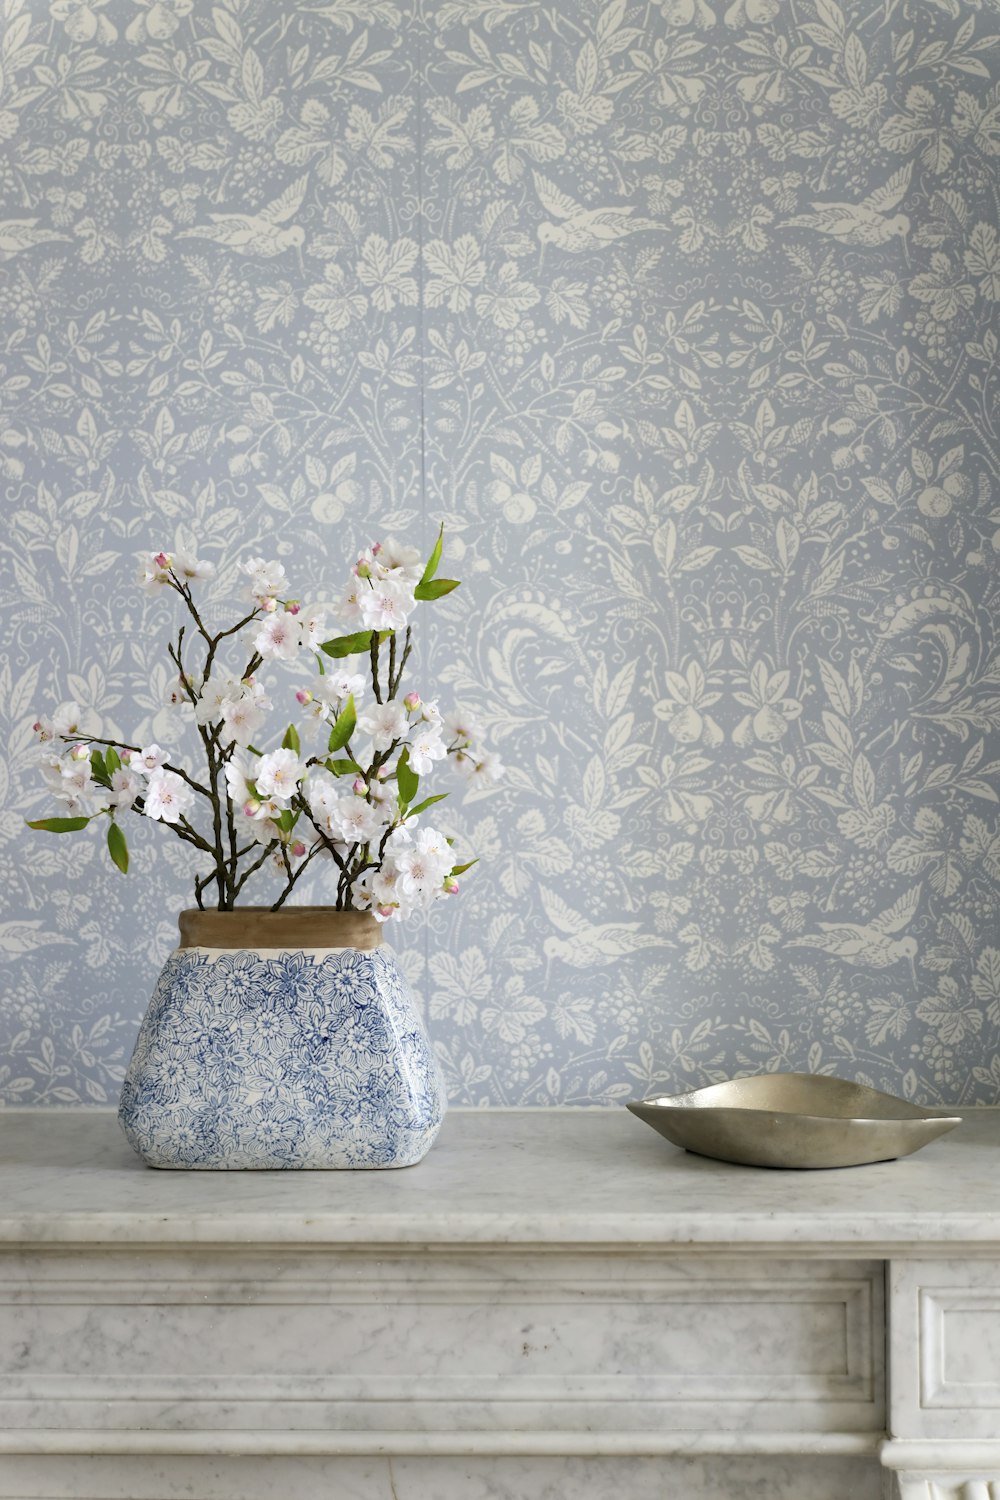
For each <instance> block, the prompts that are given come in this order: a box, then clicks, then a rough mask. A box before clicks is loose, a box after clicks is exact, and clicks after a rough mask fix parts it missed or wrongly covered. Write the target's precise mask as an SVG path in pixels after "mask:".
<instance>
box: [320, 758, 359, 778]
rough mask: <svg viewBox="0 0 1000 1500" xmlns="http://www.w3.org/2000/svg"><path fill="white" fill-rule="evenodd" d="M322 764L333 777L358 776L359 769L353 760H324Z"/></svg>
mask: <svg viewBox="0 0 1000 1500" xmlns="http://www.w3.org/2000/svg"><path fill="white" fill-rule="evenodd" d="M323 764H324V765H325V766H326V769H327V770H328V771H332V773H333V775H334V776H360V775H361V767H360V766H359V765H357V764H356V762H355V761H353V760H325V761H324V762H323Z"/></svg>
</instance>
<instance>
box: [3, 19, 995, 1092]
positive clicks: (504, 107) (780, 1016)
mask: <svg viewBox="0 0 1000 1500" xmlns="http://www.w3.org/2000/svg"><path fill="white" fill-rule="evenodd" d="M0 77H2V92H0V151H2V165H0V192H2V195H3V208H2V214H0V219H2V222H0V262H2V264H0V349H2V356H0V395H2V407H0V411H2V420H0V462H2V465H3V470H4V492H5V497H6V503H5V523H4V526H3V529H2V533H0V568H2V590H0V655H2V658H3V661H4V663H5V665H4V666H3V691H2V694H0V711H2V713H3V715H4V717H5V721H6V722H5V724H4V725H3V729H2V734H3V740H4V743H5V745H6V751H7V764H6V768H5V769H2V776H0V796H2V798H3V803H2V807H3V812H2V821H0V835H2V838H3V840H4V843H5V854H6V857H5V859H4V861H3V863H2V866H0V870H2V877H3V882H4V897H5V900H4V910H3V917H2V921H0V953H2V957H3V961H4V962H3V974H4V978H3V988H2V992H0V1098H2V1099H3V1100H4V1101H6V1102H17V1101H35V1102H43V1103H60V1102H67V1103H68V1102H76V1101H78V1100H83V1101H89V1100H93V1101H104V1100H108V1099H112V1098H114V1096H115V1095H116V1092H117V1087H118V1082H119V1079H120V1077H121V1072H122V1068H123V1064H124V1061H125V1060H126V1058H127V1054H128V1051H129V1049H130V1047H131V1043H132V1039H133V1035H134V1031H135V1027H136V1024H137V1021H138V1018H139V1015H140V1013H141V1011H142V1009H143V1007H144V1005H145V1001H146V997H147V995H148V993H149V992H150V990H151V988H152V984H153V980H154V977H155V974H156V971H157V969H158V967H159V965H160V963H161V962H162V959H163V956H164V954H165V953H166V951H167V950H168V948H169V947H170V946H171V941H172V934H173V930H174V913H175V912H176V910H177V909H178V907H179V906H180V905H181V904H183V903H184V902H185V901H186V900H187V891H188V887H189V885H190V873H189V871H188V870H187V869H186V859H185V857H184V855H183V853H182V847H181V846H179V845H177V844H175V842H174V841H172V840H170V839H169V838H168V837H167V836H165V835H163V833H162V830H159V829H155V828H145V827H142V828H140V829H139V830H138V832H135V831H134V830H130V832H131V838H132V841H133V845H134V852H133V872H132V873H131V874H130V875H129V876H128V877H127V878H125V879H123V878H122V877H121V876H119V875H118V874H117V872H116V871H114V870H113V869H112V868H111V866H110V864H109V862H108V861H107V856H106V853H105V851H104V849H103V847H102V846H101V844H100V842H99V841H98V840H89V839H87V838H86V836H83V837H80V838H78V839H75V840H72V841H71V840H69V839H65V840H57V839H55V838H46V837H45V836H44V835H30V834H27V833H26V832H25V830H24V828H23V822H22V820H23V818H24V817H25V816H38V815H40V814H41V813H42V811H43V809H44V808H45V806H46V805H45V803H44V798H43V796H42V794H41V792H40V789H39V784H38V781H37V780H36V776H35V774H34V772H33V770H32V767H31V764H30V755H29V742H30V739H31V734H30V727H29V726H30V723H31V720H32V718H33V717H34V713H35V712H36V711H37V710H38V708H40V707H45V706H46V705H49V704H51V703H52V702H53V701H58V700H59V699H61V698H65V697H70V696H72V697H75V698H76V699H77V700H78V701H79V702H80V703H81V704H82V705H83V706H84V707H85V708H91V709H99V710H100V711H101V712H102V714H103V715H104V716H105V722H106V723H107V724H109V725H110V726H111V728H112V729H113V730H114V731H115V732H122V733H132V732H133V731H136V732H139V733H141V734H142V735H143V736H149V737H150V738H152V737H155V738H157V739H158V740H160V742H161V743H167V744H174V745H176V744H177V743H178V741H177V736H178V733H179V729H178V725H177V723H176V721H175V720H174V719H173V718H172V716H171V711H170V710H169V709H168V707H167V706H166V698H167V687H168V680H167V678H168V674H167V670H166V664H165V655H164V651H163V646H164V642H165V632H166V628H167V623H168V618H169V615H168V612H167V611H166V610H165V609H164V608H163V606H162V603H160V602H157V601H148V600H147V599H145V598H144V597H143V596H142V595H141V594H140V593H139V592H138V591H137V589H136V588H135V586H134V584H133V581H132V579H133V573H134V562H133V556H134V554H135V552H136V551H138V550H139V549H141V548H144V547H149V546H151V545H159V544H161V543H166V544H168V545H174V546H178V547H181V546H184V545H186V544H187V543H188V542H189V541H191V542H193V541H195V540H197V543H198V551H199V554H200V555H207V556H209V557H211V558H214V559H215V560H217V561H219V562H220V563H222V564H226V563H229V562H230V561H231V560H232V559H234V558H235V557H236V556H238V555H245V554H246V553H247V552H250V551H254V552H263V553H264V554H265V555H269V556H270V555H277V556H279V557H281V558H282V559H283V560H284V561H285V563H286V566H288V567H289V570H290V571H292V572H293V573H294V576H295V579H296V583H297V588H298V591H299V592H301V593H302V594H304V595H309V594H317V593H319V594H320V595H322V593H323V588H324V584H325V586H326V589H327V591H328V592H330V591H331V590H332V584H333V583H334V581H335V580H339V576H340V573H341V571H342V563H341V559H342V557H343V556H344V555H345V554H346V553H348V552H350V551H351V550H352V549H353V548H355V547H356V546H358V545H359V544H361V543H363V542H366V541H367V540H370V539H371V538H372V537H373V536H374V535H377V534H379V533H383V532H386V531H389V530H391V531H394V532H397V533H401V534H405V535H408V536H413V537H414V538H415V539H416V540H419V541H420V542H421V544H422V545H425V546H426V545H429V542H430V540H431V538H432V537H433V535H434V532H435V530H436V525H437V522H438V520H439V519H443V520H444V521H445V523H446V527H447V533H448V538H449V563H450V564H451V565H453V568H454V571H455V572H457V573H458V574H459V576H461V577H463V578H464V580H465V586H464V588H463V589H462V590H460V591H459V592H458V593H457V594H455V595H453V596H452V597H451V598H449V599H448V600H446V601H443V602H442V603H441V604H440V605H439V606H436V607H435V613H434V614H433V615H432V616H430V617H429V619H430V625H429V629H428V631H427V633H426V635H425V638H424V643H423V654H422V660H421V664H420V665H421V670H422V671H423V672H425V673H426V672H429V671H430V670H433V671H434V672H435V673H436V674H439V676H440V677H441V678H443V680H444V685H445V686H444V693H443V696H445V697H454V698H455V699H457V700H458V701H460V702H462V703H466V704H471V705H473V706H474V707H475V708H476V710H477V711H478V713H479V716H480V718H481V719H482V721H483V722H484V724H485V725H486V726H487V728H488V730H489V733H490V737H491V738H492V740H493V742H494V743H495V744H496V745H497V747H498V748H499V749H500V751H501V753H502V755H503V757H504V760H505V762H506V763H507V765H508V766H509V768H510V769H509V771H508V774H507V776H506V779H505V780H504V781H503V782H502V783H501V784H500V785H499V786H498V787H496V788H490V789H486V788H484V789H483V790H482V791H478V792H476V793H474V794H473V797H472V798H471V799H470V800H467V801H466V802H465V803H464V804H463V803H459V802H453V803H449V804H445V805H444V806H445V807H447V808H449V809H450V813H449V816H450V818H451V827H452V830H453V831H454V832H456V833H457V834H458V835H460V836H461V837H462V839H463V846H465V845H467V846H469V847H470V849H471V852H474V853H476V854H479V855H480V856H481V857H482V861H483V862H482V864H481V865H480V866H479V867H477V869H476V870H475V871H474V872H473V874H472V875H471V876H470V877H469V879H468V881H467V882H466V887H465V891H464V893H463V894H462V896H461V897H459V898H458V900H457V901H454V902H449V903H443V909H441V910H440V911H439V912H436V913H435V915H434V920H433V924H432V925H431V926H430V927H429V928H426V929H417V930H407V931H404V932H403V933H402V934H401V935H400V937H399V939H398V943H399V946H400V951H401V955H402V957H403V960H404V962H405V964H406V966H407V968H408V970H409V972H410V974H411V976H412V978H413V980H414V982H415V983H416V985H417V987H418V989H419V990H420V992H421V994H422V996H423V998H424V1002H425V1004H426V1007H427V1012H428V1017H429V1021H430V1025H431V1028H432V1032H433V1036H434V1038H435V1041H436V1044H437V1047H438V1050H439V1054H440V1056H441V1059H442V1062H443V1065H444V1068H445V1071H446V1075H447V1080H448V1087H449V1092H450V1094H451V1097H452V1099H453V1101H455V1102H463V1103H470V1102H471V1103H485V1102H492V1103H498V1104H535V1103H599V1104H607V1103H611V1102H613V1101H618V1100H621V1099H623V1098H626V1097H629V1096H632V1095H635V1094H638V1093H643V1092H649V1091H650V1090H654V1089H664V1088H681V1087H684V1086H689V1085H695V1084H698V1083H702V1082H706V1081H711V1080H714V1079H719V1078H722V1077H725V1076H727V1075H729V1074H731V1073H732V1072H734V1071H740V1070H742V1071H758V1070H761V1069H767V1068H777V1067H800V1068H810V1069H813V1070H824V1071H830V1072H838V1073H842V1074H847V1075H849V1076H856V1077H858V1078H861V1079H864V1080H865V1081H868V1082H871V1083H873V1084H875V1085H876V1086H880V1087H885V1088H889V1089H892V1090H894V1091H901V1092H903V1093H906V1094H907V1095H913V1096H916V1097H919V1098H921V1099H924V1100H930V1101H933V1100H942V1101H952V1102H963V1103H971V1102H995V1101H996V1100H997V1098H998V1095H1000V930H998V913H1000V885H998V882H1000V826H998V817H1000V805H998V789H1000V760H998V744H997V723H998V716H1000V649H998V646H1000V643H998V640H997V633H998V628H1000V567H998V552H1000V496H998V494H997V484H998V480H1000V431H998V422H1000V361H998V347H1000V346H998V332H1000V326H998V324H1000V319H998V311H997V309H998V303H1000V237H998V229H997V225H998V212H1000V17H998V15H997V13H996V11H995V10H993V9H991V7H989V6H985V5H983V6H980V5H979V4H976V3H972V0H884V3H874V0H853V3H845V4H839V3H837V0H787V3H784V4H779V3H778V0H732V3H729V0H713V3H711V4H709V3H707V0H659V3H656V4H651V3H646V0H599V3H593V0H571V3H565V4H559V5H542V4H541V3H538V0H424V3H421V0H400V3H395V0H326V3H322V0H319V3H315V4H308V5H307V4H300V5H293V4H287V5H280V6H279V5H274V4H269V3H263V0H225V3H219V4H216V5H211V4H209V3H208V0H152V3H149V0H138V3H127V0H51V3H48V4H46V3H42V0H27V3H26V0H4V6H3V23H2V28H0ZM232 583H233V579H232V571H231V567H229V568H227V567H226V566H223V568H222V572H221V576H220V579H219V583H218V589H217V592H218V595H219V597H220V598H221V597H222V596H223V595H225V594H226V593H227V592H228V591H229V590H230V589H231V588H232ZM422 680H423V681H426V680H427V677H426V676H424V677H423V678H422ZM315 894H317V895H318V892H317V893H315Z"/></svg>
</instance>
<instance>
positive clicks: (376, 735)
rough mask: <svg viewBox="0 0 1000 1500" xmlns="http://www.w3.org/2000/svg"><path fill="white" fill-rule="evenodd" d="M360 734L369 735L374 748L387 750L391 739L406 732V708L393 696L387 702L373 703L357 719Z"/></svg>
mask: <svg viewBox="0 0 1000 1500" xmlns="http://www.w3.org/2000/svg"><path fill="white" fill-rule="evenodd" d="M358 728H359V729H360V730H361V733H362V734H368V735H371V741H372V745H373V747H374V748H375V749H376V750H388V749H389V747H390V745H391V744H392V742H393V740H399V739H402V738H403V737H404V735H405V734H406V710H405V708H404V707H403V705H402V704H401V703H399V702H398V701H397V700H396V699H395V698H391V699H390V700H389V702H388V703H373V704H372V705H371V706H370V707H369V708H366V709H365V711H364V713H363V714H361V716H360V717H359V719H358Z"/></svg>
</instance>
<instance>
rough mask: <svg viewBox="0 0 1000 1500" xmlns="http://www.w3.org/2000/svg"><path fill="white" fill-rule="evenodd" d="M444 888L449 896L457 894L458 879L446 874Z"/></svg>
mask: <svg viewBox="0 0 1000 1500" xmlns="http://www.w3.org/2000/svg"><path fill="white" fill-rule="evenodd" d="M444 888H445V891H446V892H447V893H448V895H449V896H457V895H458V881H457V880H456V879H455V878H454V876H451V875H449V876H448V878H447V879H446V880H445V883H444Z"/></svg>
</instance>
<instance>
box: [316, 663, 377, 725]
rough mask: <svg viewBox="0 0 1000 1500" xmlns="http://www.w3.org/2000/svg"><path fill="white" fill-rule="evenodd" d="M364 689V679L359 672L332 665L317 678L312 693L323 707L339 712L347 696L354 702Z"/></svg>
mask: <svg viewBox="0 0 1000 1500" xmlns="http://www.w3.org/2000/svg"><path fill="white" fill-rule="evenodd" d="M364 690H365V679H364V678H363V677H362V675H361V673H360V672H349V671H348V670H347V669H346V668H345V667H334V668H333V669H332V670H330V671H327V672H326V673H325V674H324V675H323V676H322V677H320V678H318V679H317V681H316V685H315V687H314V688H313V693H314V695H315V697H316V699H317V700H318V701H319V703H320V705H321V706H322V707H323V708H328V709H331V710H332V711H333V712H334V713H336V714H339V713H340V710H341V709H342V708H343V706H344V704H345V703H346V702H347V700H348V698H351V697H353V698H354V702H355V704H356V703H357V702H358V699H359V698H360V697H361V694H362V693H363V692H364Z"/></svg>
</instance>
